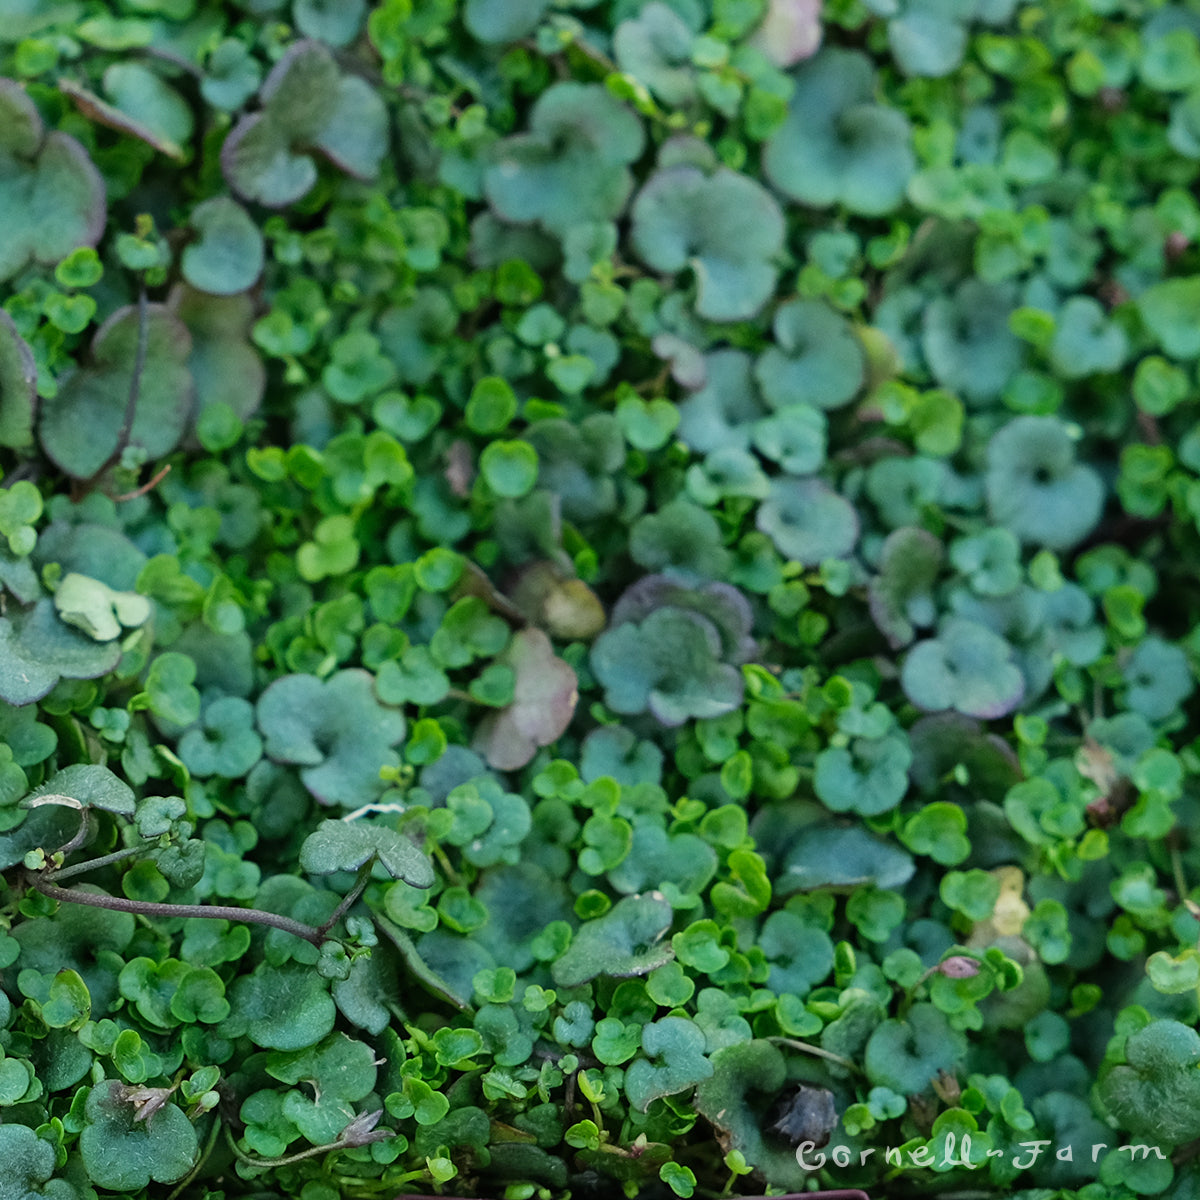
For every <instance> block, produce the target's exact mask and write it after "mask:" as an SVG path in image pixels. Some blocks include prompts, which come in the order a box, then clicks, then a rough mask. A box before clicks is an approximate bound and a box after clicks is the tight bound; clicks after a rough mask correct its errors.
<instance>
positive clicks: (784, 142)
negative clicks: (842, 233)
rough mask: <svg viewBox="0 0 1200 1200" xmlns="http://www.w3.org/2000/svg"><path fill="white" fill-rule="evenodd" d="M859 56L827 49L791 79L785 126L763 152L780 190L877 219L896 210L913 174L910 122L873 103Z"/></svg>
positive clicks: (869, 75) (870, 75) (866, 64)
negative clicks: (838, 205) (840, 206)
mask: <svg viewBox="0 0 1200 1200" xmlns="http://www.w3.org/2000/svg"><path fill="white" fill-rule="evenodd" d="M874 76H875V73H874V70H873V69H872V66H871V62H870V60H869V59H868V58H867V57H866V56H865V55H863V54H860V53H858V52H856V51H852V50H844V49H841V48H840V47H832V46H829V47H826V48H825V49H823V50H822V51H821V52H820V53H819V54H818V55H816V57H815V58H812V59H810V60H809V61H808V62H807V63H805V64H804V65H802V66H801V67H800V68H799V69H798V70H796V71H795V72H794V74H793V78H794V79H795V82H796V86H795V89H794V90H793V92H792V98H791V100H790V101H789V103H788V110H787V119H786V120H785V121H784V123H783V126H782V127H781V128H780V129H779V130H778V132H776V133H775V134H774V135H773V136H772V137H771V138H769V139H768V141H767V142H766V145H765V146H764V149H763V169H764V170H765V172H766V174H767V177H768V178H769V179H770V181H771V182H772V183H773V184H774V185H775V186H776V187H777V188H779V190H780V191H782V192H784V193H785V194H786V195H788V196H790V197H791V198H792V199H793V200H798V201H799V202H800V203H801V204H807V205H809V206H811V207H814V208H825V207H829V206H830V205H834V204H841V205H844V206H845V207H846V208H848V209H849V210H850V211H851V212H855V213H862V214H863V215H866V216H880V215H882V214H884V213H888V212H891V211H892V210H893V209H895V208H896V207H897V206H898V205H899V203H900V201H901V200H902V199H903V197H904V189H905V186H906V185H907V183H908V180H909V177H910V176H911V175H912V173H913V171H914V169H915V167H916V159H915V157H914V155H913V152H912V147H911V131H910V127H909V123H908V120H907V119H906V118H905V116H904V115H903V113H902V112H901V111H900V110H899V109H895V108H885V107H883V106H881V105H877V104H874V103H873V102H872V101H873V99H874V95H875V78H874Z"/></svg>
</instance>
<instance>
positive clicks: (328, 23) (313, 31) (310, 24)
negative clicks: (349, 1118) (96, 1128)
mask: <svg viewBox="0 0 1200 1200" xmlns="http://www.w3.org/2000/svg"><path fill="white" fill-rule="evenodd" d="M366 13H367V5H366V0H293V4H292V19H293V20H294V21H295V22H296V28H297V29H299V30H300V32H301V33H302V34H304V36H305V37H310V38H316V39H317V41H319V42H324V43H325V44H326V45H327V46H336V47H341V46H348V45H349V44H350V43H351V42H352V41H354V39H355V37H356V36H357V35H358V31H359V30H360V29H361V28H362V23H363V17H365V16H366ZM310 1140H312V1139H310ZM325 1140H329V1139H325Z"/></svg>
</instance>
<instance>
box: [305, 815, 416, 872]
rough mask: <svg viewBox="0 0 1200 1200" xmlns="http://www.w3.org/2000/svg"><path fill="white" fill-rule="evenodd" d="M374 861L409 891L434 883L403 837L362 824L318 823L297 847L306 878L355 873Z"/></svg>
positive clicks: (373, 825)
mask: <svg viewBox="0 0 1200 1200" xmlns="http://www.w3.org/2000/svg"><path fill="white" fill-rule="evenodd" d="M371 858H375V859H378V861H379V862H380V863H382V864H383V866H384V868H385V869H386V870H387V872H388V874H389V875H391V877H392V878H393V879H402V880H404V882H405V883H408V884H411V885H412V886H413V887H422V888H424V887H429V886H431V885H432V883H433V881H434V873H433V867H432V865H431V864H430V862H429V860H428V859H427V858H426V857H425V855H424V854H422V853H421V852H420V851H419V850H418V849H417V848H416V846H414V845H413V843H412V842H411V841H410V840H409V839H408V838H406V837H405V836H404V835H403V834H401V833H397V832H396V831H395V830H394V829H389V828H388V827H387V826H386V825H379V824H376V823H374V822H371V823H368V822H367V821H366V820H356V821H322V822H321V824H320V825H319V826H318V827H317V829H316V830H314V831H313V832H312V833H310V834H309V835H308V837H306V838H305V839H304V843H303V845H302V846H301V847H300V866H301V867H303V869H304V870H305V871H307V872H308V873H309V874H310V875H332V874H333V873H334V872H335V871H355V870H357V869H358V868H359V867H361V866H362V865H363V863H365V862H366V861H367V860H368V859H371Z"/></svg>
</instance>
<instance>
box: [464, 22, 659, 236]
mask: <svg viewBox="0 0 1200 1200" xmlns="http://www.w3.org/2000/svg"><path fill="white" fill-rule="evenodd" d="M485 5H486V7H488V8H493V9H496V10H499V8H500V5H499V4H498V3H496V0H482V2H479V0H475V2H474V3H471V4H469V5H468V13H470V12H471V11H472V10H474V11H476V12H480V11H482V10H483V9H484V7H485ZM542 7H543V5H542V4H541V3H540V0H537V2H536V8H537V11H538V14H539V15H540V11H541V8H542ZM511 8H512V6H511V5H507V4H506V5H505V11H509V10H510V9H511ZM518 11H519V8H518ZM535 19H536V18H535ZM489 40H490V39H489ZM497 40H506V38H499V39H497ZM644 144H645V133H644V131H643V129H642V124H641V122H640V121H639V120H638V118H637V117H636V116H634V114H633V113H632V112H630V111H629V109H628V108H626V107H625V105H624V104H622V103H621V102H620V101H619V100H617V99H616V98H615V97H614V96H613V95H612V94H611V93H610V92H609V91H608V89H607V88H605V87H603V86H602V85H600V84H585V83H576V82H575V81H573V80H570V81H566V82H561V83H556V84H554V85H552V86H551V87H549V88H547V89H546V90H545V91H544V92H543V93H542V94H541V95H540V96H539V97H538V98H537V100H536V101H535V103H534V105H533V108H532V109H531V111H530V114H529V132H527V133H521V134H516V135H515V136H513V137H509V138H505V139H504V140H503V141H501V142H498V143H497V144H496V145H495V147H494V148H493V151H492V155H491V158H492V162H491V165H489V166H488V168H487V169H486V171H485V172H484V191H485V192H486V194H487V199H488V203H489V204H490V205H491V206H492V208H493V210H494V211H495V212H496V214H497V215H498V216H500V217H501V218H502V219H503V220H505V221H510V222H513V223H514V224H533V223H537V224H539V225H541V226H542V227H543V228H544V229H546V230H548V231H549V232H551V233H558V234H564V233H565V232H566V230H567V229H568V228H569V227H570V226H572V225H577V224H579V223H580V222H584V221H608V220H610V219H611V218H613V217H616V216H617V215H618V214H619V213H620V212H621V210H622V209H623V208H624V207H625V201H626V200H627V199H628V197H629V193H630V191H631V190H632V188H633V177H632V175H631V174H630V172H629V169H628V166H627V164H629V163H631V162H634V161H635V160H636V159H637V158H639V157H640V156H641V153H642V148H643V146H644Z"/></svg>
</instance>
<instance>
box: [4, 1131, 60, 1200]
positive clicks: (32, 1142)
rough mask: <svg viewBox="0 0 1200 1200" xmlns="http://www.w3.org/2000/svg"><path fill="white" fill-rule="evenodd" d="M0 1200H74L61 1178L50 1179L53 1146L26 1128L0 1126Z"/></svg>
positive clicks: (53, 1158)
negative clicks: (0, 1173) (0, 1175)
mask: <svg viewBox="0 0 1200 1200" xmlns="http://www.w3.org/2000/svg"><path fill="white" fill-rule="evenodd" d="M0 1161H2V1162H3V1163H4V1176H3V1178H0V1200H76V1198H77V1197H78V1195H79V1193H78V1192H77V1191H76V1190H75V1188H74V1187H72V1186H71V1184H69V1183H68V1182H67V1181H66V1180H65V1179H52V1178H51V1176H52V1175H53V1174H54V1170H55V1165H56V1164H55V1154H54V1147H53V1145H51V1143H50V1142H48V1141H47V1140H46V1139H45V1138H40V1137H38V1135H37V1134H36V1133H34V1131H33V1130H32V1129H31V1128H30V1127H29V1126H28V1125H0Z"/></svg>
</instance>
